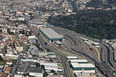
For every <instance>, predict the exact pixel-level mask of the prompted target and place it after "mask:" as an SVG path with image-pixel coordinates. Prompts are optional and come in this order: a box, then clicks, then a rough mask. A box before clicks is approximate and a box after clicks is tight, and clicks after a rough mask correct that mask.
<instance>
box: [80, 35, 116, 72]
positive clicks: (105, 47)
mask: <svg viewBox="0 0 116 77" xmlns="http://www.w3.org/2000/svg"><path fill="white" fill-rule="evenodd" d="M79 36H81V37H84V38H87V39H90V40H93V41H95V42H98V43H100V46H101V48H102V51H103V56H102V59H103V62H105V63H106V65H108V66H109V67H110V68H111V69H110V71H112V72H113V71H114V70H116V62H115V60H114V55H113V52H114V50H113V48H112V46H110V45H109V44H106V43H104V42H103V41H100V40H98V39H93V38H90V37H87V36H84V35H79Z"/></svg>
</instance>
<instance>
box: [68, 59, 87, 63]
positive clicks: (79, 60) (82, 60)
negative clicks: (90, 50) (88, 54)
mask: <svg viewBox="0 0 116 77" xmlns="http://www.w3.org/2000/svg"><path fill="white" fill-rule="evenodd" d="M70 61H71V63H73V62H77V63H78V62H88V61H87V60H85V59H77V60H70Z"/></svg>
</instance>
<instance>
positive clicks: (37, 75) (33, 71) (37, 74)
mask: <svg viewBox="0 0 116 77" xmlns="http://www.w3.org/2000/svg"><path fill="white" fill-rule="evenodd" d="M29 75H30V76H34V77H43V72H42V69H41V68H37V67H30V68H29Z"/></svg>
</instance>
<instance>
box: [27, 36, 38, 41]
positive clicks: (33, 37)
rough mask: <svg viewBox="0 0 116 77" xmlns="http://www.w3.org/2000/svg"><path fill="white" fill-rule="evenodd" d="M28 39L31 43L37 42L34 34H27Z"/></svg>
mask: <svg viewBox="0 0 116 77" xmlns="http://www.w3.org/2000/svg"><path fill="white" fill-rule="evenodd" d="M28 40H29V42H31V43H37V38H36V37H35V36H28Z"/></svg>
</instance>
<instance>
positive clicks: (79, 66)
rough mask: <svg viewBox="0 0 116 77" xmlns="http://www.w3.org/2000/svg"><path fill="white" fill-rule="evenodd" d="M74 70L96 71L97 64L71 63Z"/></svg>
mask: <svg viewBox="0 0 116 77" xmlns="http://www.w3.org/2000/svg"><path fill="white" fill-rule="evenodd" d="M71 67H72V69H73V71H74V72H82V71H84V72H91V73H95V66H94V65H93V64H91V63H84V64H83V63H71Z"/></svg>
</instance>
